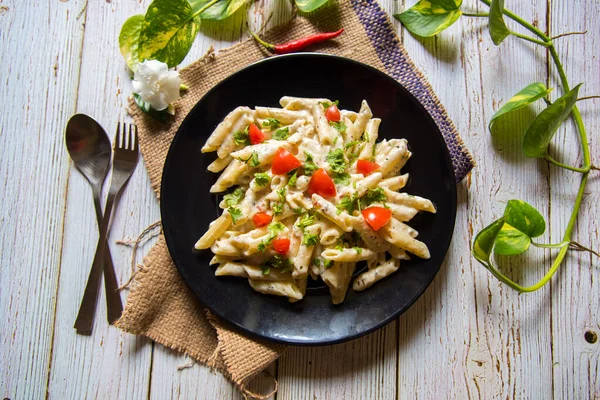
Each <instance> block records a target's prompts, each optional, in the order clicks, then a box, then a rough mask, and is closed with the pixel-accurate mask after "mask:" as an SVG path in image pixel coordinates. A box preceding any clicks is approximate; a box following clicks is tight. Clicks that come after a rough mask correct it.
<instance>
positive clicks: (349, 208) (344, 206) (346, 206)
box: [335, 196, 356, 215]
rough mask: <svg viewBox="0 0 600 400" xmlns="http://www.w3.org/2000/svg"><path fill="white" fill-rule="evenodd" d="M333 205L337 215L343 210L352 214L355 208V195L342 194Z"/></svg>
mask: <svg viewBox="0 0 600 400" xmlns="http://www.w3.org/2000/svg"><path fill="white" fill-rule="evenodd" d="M335 207H336V208H337V213H338V215H339V214H341V213H342V211H343V210H346V212H348V214H350V215H352V213H353V212H354V210H355V209H356V197H355V196H352V197H350V196H344V197H342V199H341V200H340V202H339V204H338V205H336V206H335Z"/></svg>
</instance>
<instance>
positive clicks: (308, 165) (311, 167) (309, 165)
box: [304, 151, 319, 176]
mask: <svg viewBox="0 0 600 400" xmlns="http://www.w3.org/2000/svg"><path fill="white" fill-rule="evenodd" d="M304 155H305V156H306V162H305V163H304V173H305V174H306V175H308V176H311V175H312V174H313V173H314V172H315V171H316V170H318V169H319V167H318V166H317V164H315V162H314V160H313V157H312V155H311V154H310V153H309V152H308V151H305V152H304Z"/></svg>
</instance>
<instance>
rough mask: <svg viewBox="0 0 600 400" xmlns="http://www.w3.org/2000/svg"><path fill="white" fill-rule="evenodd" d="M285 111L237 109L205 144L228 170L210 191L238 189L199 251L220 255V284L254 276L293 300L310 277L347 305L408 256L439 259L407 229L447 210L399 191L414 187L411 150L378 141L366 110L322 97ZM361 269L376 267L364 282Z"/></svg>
mask: <svg viewBox="0 0 600 400" xmlns="http://www.w3.org/2000/svg"><path fill="white" fill-rule="evenodd" d="M280 104H281V107H282V108H277V107H261V106H257V107H255V108H254V109H250V108H248V107H238V108H236V109H234V110H233V111H232V112H231V113H229V114H228V115H227V117H225V119H224V120H223V121H222V122H221V123H220V124H219V125H218V126H217V127H216V128H215V130H214V131H213V133H212V134H211V136H210V137H209V139H208V140H207V142H206V143H205V145H204V146H203V147H202V152H211V151H214V152H216V153H217V156H218V158H217V159H216V160H215V161H213V162H212V163H211V164H210V165H209V166H208V170H209V171H211V172H215V173H219V176H218V178H217V179H216V181H215V183H214V184H213V185H212V187H211V189H210V191H211V192H212V193H221V192H225V191H227V194H225V195H224V196H223V199H222V200H221V202H220V204H219V207H220V208H221V209H223V213H222V214H221V216H220V217H218V218H217V219H216V220H215V221H213V222H212V223H211V224H210V225H209V228H208V230H207V231H206V233H205V234H204V235H202V237H201V238H200V239H198V241H197V242H196V244H195V248H196V249H198V250H204V249H210V250H211V251H212V253H213V254H214V256H213V258H212V259H211V261H210V265H214V266H215V275H216V276H218V277H222V276H233V277H239V278H245V279H248V282H249V284H250V286H251V287H252V288H253V289H254V290H255V291H257V292H259V293H263V294H267V295H276V296H282V297H287V298H288V300H289V301H290V302H297V301H301V300H302V299H303V297H304V296H305V295H306V288H307V280H308V277H309V276H310V277H311V278H312V279H319V278H320V279H322V281H323V282H324V283H325V285H327V287H328V289H329V292H330V295H331V301H332V303H333V304H340V303H341V302H343V301H344V299H345V298H346V295H347V293H348V289H349V288H350V287H352V288H353V290H355V291H362V290H365V289H367V288H369V287H371V286H372V285H374V284H376V283H377V282H378V281H380V280H381V279H384V278H385V277H387V276H389V275H391V274H393V273H394V272H395V271H397V270H398V269H399V267H400V261H401V260H410V257H409V254H408V253H411V254H414V255H415V256H417V257H420V258H429V257H430V253H429V249H428V248H427V246H426V245H425V243H423V242H422V241H420V240H418V239H417V238H418V236H419V232H418V231H417V230H416V229H414V228H412V227H411V226H409V225H407V224H406V223H407V222H409V221H410V220H411V219H412V218H413V217H414V216H415V215H416V214H417V213H418V212H420V211H427V212H431V213H435V212H436V209H435V206H434V205H433V203H432V202H431V201H430V200H428V199H425V198H423V197H419V196H411V195H409V194H407V193H400V192H399V190H404V189H405V188H406V186H407V184H408V174H404V175H400V170H401V169H402V167H404V165H405V164H406V162H407V161H408V160H409V159H410V157H411V152H410V151H409V149H408V142H407V141H406V140H405V139H390V140H386V139H384V140H381V141H378V136H379V128H380V125H381V120H380V119H379V118H374V117H373V113H372V111H371V108H370V107H369V105H368V103H367V102H366V101H363V102H362V103H361V107H360V110H359V111H352V110H343V109H342V110H340V109H336V108H337V102H332V101H331V100H328V99H320V98H300V97H291V96H284V97H282V98H281V100H280ZM334 105H335V106H334ZM338 112H339V114H338ZM251 124H255V125H256V127H254V126H251ZM257 127H258V128H259V130H261V132H262V135H260V134H259V133H257V132H256V128H257ZM318 170H323V171H318ZM317 172H318V173H317ZM232 188H235V190H232ZM382 208H385V209H386V210H389V211H385V212H384V211H382V210H381V209H382ZM390 214H391V216H389V215H390ZM378 218H379V219H381V218H385V220H384V221H379V222H377V219H378ZM373 224H375V225H373ZM374 228H375V229H374ZM390 256H391V257H390ZM359 262H360V263H366V265H367V267H368V268H367V269H366V270H365V271H362V272H361V273H360V275H358V276H357V277H356V279H354V281H353V278H352V276H353V273H354V271H355V269H356V265H357V263H359ZM309 293H310V292H309Z"/></svg>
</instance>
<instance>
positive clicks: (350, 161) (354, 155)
mask: <svg viewBox="0 0 600 400" xmlns="http://www.w3.org/2000/svg"><path fill="white" fill-rule="evenodd" d="M363 147H365V145H364V144H363V145H361V146H359V147H358V151H357V152H356V153H350V154H348V164H349V165H352V164H354V161H356V159H357V158H358V157H359V156H360V152H361V151H362V149H363Z"/></svg>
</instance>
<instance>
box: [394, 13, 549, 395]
mask: <svg viewBox="0 0 600 400" xmlns="http://www.w3.org/2000/svg"><path fill="white" fill-rule="evenodd" d="M507 3H508V2H507ZM409 5H412V2H411V3H410V4H408V2H407V6H409ZM511 5H514V4H507V5H506V6H507V7H510V6H511ZM478 7H479V5H478V4H474V3H470V4H465V10H470V11H475V12H487V7H484V6H482V7H479V9H478ZM519 15H521V16H523V17H524V18H525V19H527V20H538V21H541V22H542V23H543V21H544V20H545V5H544V4H541V3H540V4H539V5H538V6H537V8H535V9H534V8H533V7H532V6H529V5H528V6H527V7H525V6H524V5H523V6H522V7H519ZM404 43H405V46H406V48H407V50H408V52H409V54H410V55H411V57H412V58H413V60H414V61H415V63H416V64H417V66H418V67H419V68H421V70H422V71H423V72H424V73H425V75H426V76H427V77H428V79H429V80H430V82H431V83H432V85H433V87H434V89H435V91H436V93H437V94H438V96H439V97H440V99H441V102H442V104H444V105H445V106H446V108H447V110H448V113H449V115H450V117H451V118H452V119H453V121H454V122H455V124H456V125H457V128H458V131H459V132H460V133H461V135H462V137H463V138H464V140H465V142H466V144H467V147H468V148H469V149H471V151H472V153H473V154H474V156H475V161H476V163H477V164H478V166H477V167H476V168H475V169H474V170H473V172H472V175H471V177H470V178H468V179H467V180H466V182H465V183H464V184H462V185H459V213H458V217H457V223H456V228H455V232H456V235H455V237H454V239H453V243H452V245H451V248H450V251H449V255H448V256H447V258H446V262H445V263H444V265H443V266H442V269H441V271H440V274H439V275H438V276H437V277H436V280H435V281H434V282H433V284H432V286H431V287H430V288H429V289H428V290H427V291H426V292H425V294H424V296H423V297H422V298H421V299H419V301H418V302H417V303H416V304H415V305H414V306H413V307H412V308H411V309H410V310H408V312H407V313H406V314H405V315H403V316H402V317H401V318H400V329H399V334H400V339H399V342H400V347H399V354H400V356H399V367H398V370H399V382H400V383H399V393H400V397H402V398H414V397H415V393H416V397H419V398H424V399H427V398H432V397H434V396H435V395H436V394H438V393H447V394H449V396H450V397H456V398H484V399H485V398H496V397H498V398H507V397H508V398H520V397H528V396H531V397H534V398H546V397H548V396H550V395H551V390H550V388H549V387H547V386H546V385H545V382H548V381H549V380H550V379H551V367H550V362H551V353H550V350H551V349H550V344H549V343H550V310H549V308H548V307H547V306H546V304H547V303H548V299H549V296H548V291H547V290H546V291H545V292H544V291H541V292H538V293H534V294H530V295H527V296H519V295H518V294H517V293H515V292H513V291H512V290H511V289H508V288H507V287H506V286H504V285H502V284H500V283H499V282H498V281H497V280H496V279H495V278H493V277H492V276H491V275H490V274H489V273H488V272H487V271H486V270H485V269H484V268H483V267H482V266H481V265H479V264H478V263H477V262H476V261H475V260H474V259H473V258H472V257H471V256H470V250H469V249H470V246H471V243H472V241H473V239H474V235H475V234H476V233H477V232H478V231H480V230H481V229H482V228H483V227H485V226H486V225H487V224H489V223H490V222H492V221H493V220H494V219H496V218H498V217H499V216H501V215H502V212H503V209H504V207H505V204H506V201H507V200H509V199H511V198H523V199H526V200H527V201H529V202H531V203H532V204H534V205H535V206H536V207H537V208H538V209H540V211H541V212H542V213H543V214H544V215H547V213H548V199H547V190H548V186H547V183H546V182H547V177H546V171H544V169H540V168H538V166H537V165H536V162H535V161H531V160H527V159H526V158H525V157H524V156H523V155H522V152H521V151H520V148H519V147H520V140H521V139H520V137H519V134H518V130H519V129H523V127H524V126H526V124H527V123H528V122H527V121H528V120H529V119H528V118H530V116H529V115H528V114H527V113H519V114H517V115H516V116H513V117H512V118H508V119H507V120H504V121H499V122H501V123H499V124H498V128H500V130H503V131H504V132H498V133H497V136H496V138H495V139H492V136H491V135H490V133H489V131H488V129H487V124H488V121H489V119H490V118H491V116H492V114H493V113H494V112H495V111H496V110H497V109H498V108H499V106H500V104H501V103H502V102H505V101H506V100H508V99H509V98H510V97H511V96H512V95H513V94H515V93H516V92H517V91H519V90H520V89H521V88H523V87H524V86H526V85H527V84H529V83H531V82H534V81H539V80H541V81H544V80H545V68H544V65H545V64H544V53H543V52H540V51H535V52H533V53H532V49H531V46H528V45H523V43H522V42H521V41H519V40H517V39H516V38H508V39H507V40H506V41H505V42H504V43H502V45H501V46H500V47H496V46H494V45H493V43H492V42H491V39H490V37H489V33H488V30H487V27H486V20H485V19H484V18H468V17H463V18H461V19H460V20H459V21H458V22H457V23H456V24H455V26H453V27H451V28H450V29H448V30H447V31H445V32H443V33H442V34H441V35H440V36H439V37H437V38H429V39H421V38H415V37H413V36H412V35H410V34H409V33H407V32H404ZM540 58H541V64H540ZM514 60H519V61H518V63H515V62H514ZM529 121H530V120H529ZM524 170H526V171H528V172H527V174H524V173H523V171H524ZM498 261H499V264H500V267H501V268H502V269H503V271H504V272H505V273H506V274H508V275H510V276H512V277H513V279H515V280H519V281H522V282H523V281H524V282H531V283H533V282H535V281H537V280H538V279H540V278H541V277H542V276H543V271H544V269H545V268H547V267H548V265H549V264H548V262H547V261H546V260H544V259H536V258H531V259H525V258H524V257H519V258H517V259H515V260H513V261H509V260H498ZM525 262H527V263H528V264H529V266H528V267H527V273H525V271H526V270H525V269H523V270H521V268H520V265H521V264H523V263H525ZM521 272H523V274H522V275H521ZM415 360H417V361H415ZM423 365H428V366H429V367H427V368H424V367H423Z"/></svg>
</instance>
